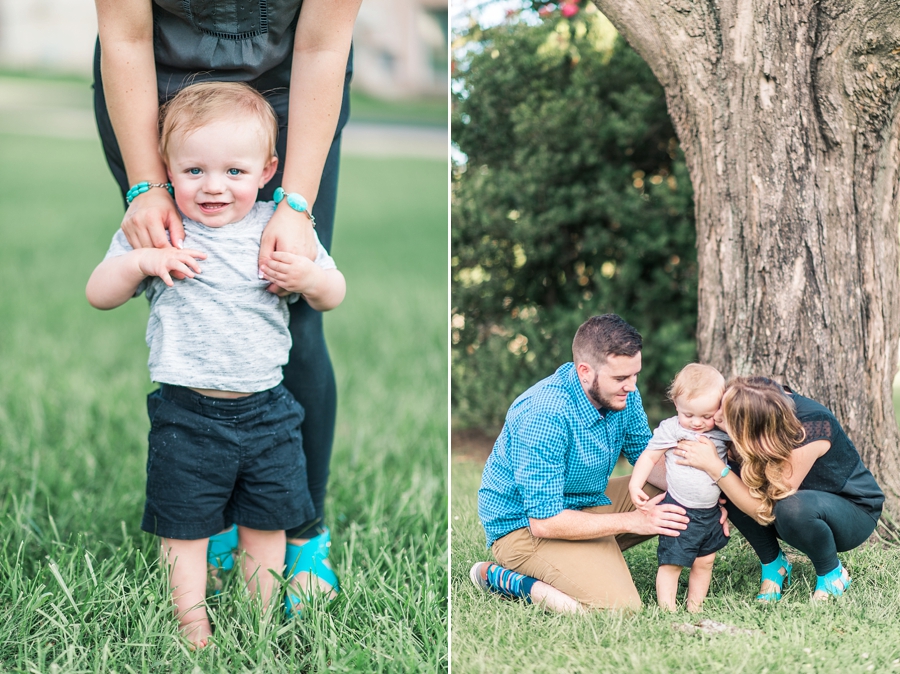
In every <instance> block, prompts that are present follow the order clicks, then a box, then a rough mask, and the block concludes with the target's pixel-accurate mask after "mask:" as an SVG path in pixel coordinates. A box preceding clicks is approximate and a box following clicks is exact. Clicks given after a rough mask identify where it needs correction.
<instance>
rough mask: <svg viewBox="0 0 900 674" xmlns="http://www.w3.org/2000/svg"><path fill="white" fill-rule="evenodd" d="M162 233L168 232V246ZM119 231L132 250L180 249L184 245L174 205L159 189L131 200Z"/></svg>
mask: <svg viewBox="0 0 900 674" xmlns="http://www.w3.org/2000/svg"><path fill="white" fill-rule="evenodd" d="M166 230H169V237H171V239H172V241H171V243H169V237H167V236H166ZM122 231H123V232H125V238H126V239H128V243H129V244H131V247H132V248H134V249H135V250H137V249H138V248H167V247H169V246H174V247H175V248H181V247H182V246H183V245H184V227H183V226H182V224H181V216H180V215H179V214H178V209H177V208H175V202H174V201H173V200H172V197H171V196H170V195H169V193H168V192H167V191H166V190H164V189H162V188H159V187H155V188H153V189H150V190H148V191H147V192H144V193H143V194H139V195H138V196H136V197H135V198H134V200H133V201H132V202H131V204H129V206H128V210H127V211H125V218H124V219H123V220H122Z"/></svg>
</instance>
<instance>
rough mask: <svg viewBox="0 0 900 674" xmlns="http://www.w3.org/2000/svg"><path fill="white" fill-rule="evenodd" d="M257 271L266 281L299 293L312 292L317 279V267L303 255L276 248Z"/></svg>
mask: <svg viewBox="0 0 900 674" xmlns="http://www.w3.org/2000/svg"><path fill="white" fill-rule="evenodd" d="M259 271H260V273H261V274H262V277H263V278H264V279H265V280H266V281H269V282H270V283H274V284H276V285H278V286H280V287H281V288H284V289H285V290H288V291H290V292H292V293H299V294H301V295H305V294H307V293H311V292H313V291H314V290H315V288H316V285H317V284H318V281H319V274H318V272H319V267H317V266H316V264H315V263H314V262H313V261H312V260H310V259H309V258H308V257H306V256H305V255H297V254H295V253H287V252H283V251H277V250H276V251H274V252H273V253H272V254H271V256H270V257H269V259H268V260H266V261H265V262H263V264H262V266H261V267H260V268H259ZM279 294H280V293H279Z"/></svg>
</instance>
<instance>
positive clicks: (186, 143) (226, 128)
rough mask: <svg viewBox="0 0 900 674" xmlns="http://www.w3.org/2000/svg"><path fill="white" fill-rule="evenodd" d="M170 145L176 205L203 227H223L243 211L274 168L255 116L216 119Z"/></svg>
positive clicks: (241, 215) (242, 213) (178, 138)
mask: <svg viewBox="0 0 900 674" xmlns="http://www.w3.org/2000/svg"><path fill="white" fill-rule="evenodd" d="M169 148H170V149H169V157H168V162H167V163H168V172H169V181H170V182H171V183H172V187H173V188H174V190H175V203H176V204H178V208H179V210H180V211H181V212H182V213H183V214H184V215H185V216H187V217H188V218H190V219H191V220H195V221H196V222H199V223H201V224H204V225H206V226H207V227H222V226H223V225H228V224H231V223H233V222H237V221H238V220H240V219H241V218H243V217H244V216H245V215H247V213H249V212H250V209H251V208H253V204H254V203H255V202H256V194H257V192H258V191H259V189H260V188H261V187H263V185H265V184H266V183H267V182H268V181H269V180H270V179H271V178H272V176H273V175H274V174H275V168H276V167H277V166H278V159H276V158H275V157H271V156H269V155H268V151H267V149H266V147H265V143H264V141H263V131H262V129H261V128H260V124H259V122H257V121H256V120H253V119H244V120H240V119H238V120H230V119H222V120H216V121H214V122H212V123H210V124H207V125H206V126H202V127H200V128H199V129H196V130H194V131H191V132H190V133H188V134H187V135H179V136H176V137H174V138H173V139H172V142H171V143H170V145H169Z"/></svg>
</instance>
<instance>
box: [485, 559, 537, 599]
mask: <svg viewBox="0 0 900 674" xmlns="http://www.w3.org/2000/svg"><path fill="white" fill-rule="evenodd" d="M536 582H537V578H532V577H531V576H525V575H522V574H521V573H516V572H515V571H511V570H510V569H505V568H503V567H502V566H499V565H497V564H490V565H488V568H487V583H488V589H490V590H491V591H492V592H496V593H497V594H502V595H504V596H506V597H511V598H513V599H524V600H525V601H526V602H527V603H529V604H530V603H531V588H532V587H534V584H535V583H536Z"/></svg>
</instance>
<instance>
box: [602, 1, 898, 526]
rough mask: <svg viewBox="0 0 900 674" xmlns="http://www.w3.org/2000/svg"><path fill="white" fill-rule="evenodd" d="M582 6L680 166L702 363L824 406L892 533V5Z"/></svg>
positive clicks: (895, 187)
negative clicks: (770, 380)
mask: <svg viewBox="0 0 900 674" xmlns="http://www.w3.org/2000/svg"><path fill="white" fill-rule="evenodd" d="M595 2H596V3H597V5H598V6H599V8H600V10H601V11H602V12H603V13H604V14H606V16H607V17H608V18H609V19H610V20H611V21H612V22H613V24H614V25H615V26H616V28H617V29H618V30H619V31H620V32H621V33H622V35H623V36H624V37H625V38H626V39H627V40H628V41H629V43H631V45H632V46H633V47H634V48H635V49H636V50H637V52H638V53H639V54H641V56H642V57H643V58H644V59H645V60H646V61H647V62H648V64H649V65H650V67H651V68H652V69H653V71H654V73H655V74H656V76H657V78H658V79H659V81H660V83H661V84H662V86H663V88H664V89H665V92H666V99H667V102H668V105H669V112H670V114H671V116H672V120H673V123H674V125H675V128H676V130H677V132H678V135H679V139H680V141H681V145H682V148H683V149H684V153H685V157H686V159H687V164H688V168H689V170H690V173H691V180H692V182H693V186H694V198H695V202H696V221H697V249H698V261H699V323H698V348H699V353H700V359H701V360H702V361H703V362H707V363H710V364H712V365H715V366H716V367H718V368H720V369H721V370H722V372H723V374H725V375H726V377H728V376H732V375H748V374H758V375H769V376H774V377H775V378H777V379H779V380H781V381H783V382H785V383H786V384H788V385H789V386H790V387H791V388H793V389H795V390H797V391H798V392H799V393H802V394H804V395H808V396H810V397H812V398H814V399H816V400H818V401H820V402H821V403H823V404H824V405H826V406H828V407H829V408H830V409H832V410H833V411H834V413H835V414H836V415H837V417H838V419H839V420H840V421H841V423H842V424H843V425H844V427H845V429H846V430H847V432H848V434H849V436H850V437H851V439H852V440H853V442H854V443H855V444H856V446H857V448H858V449H859V451H860V454H861V455H862V457H863V461H864V462H865V464H866V465H867V466H868V467H869V468H870V469H871V470H872V472H873V473H874V474H875V476H876V478H877V479H878V482H879V484H880V485H881V486H882V488H883V489H884V491H885V495H886V496H887V503H886V508H885V511H886V515H887V517H886V519H888V520H890V519H891V518H893V521H894V523H896V524H900V432H898V428H897V422H896V420H895V417H894V408H893V401H892V381H893V378H894V375H895V373H896V371H897V362H898V347H900V274H898V265H900V259H898V215H900V198H898V187H900V185H898V166H900V145H898V136H900V94H898V92H900V0H888V1H884V0H882V1H880V2H879V1H874V0H873V1H872V2H866V3H864V2H861V1H860V0H842V1H839V0H823V1H821V2H820V1H816V0H784V1H782V2H768V3H767V2H764V1H763V0H719V1H718V2H715V1H709V0H707V1H692V0H663V1H661V0H595ZM851 5H852V6H851Z"/></svg>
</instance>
